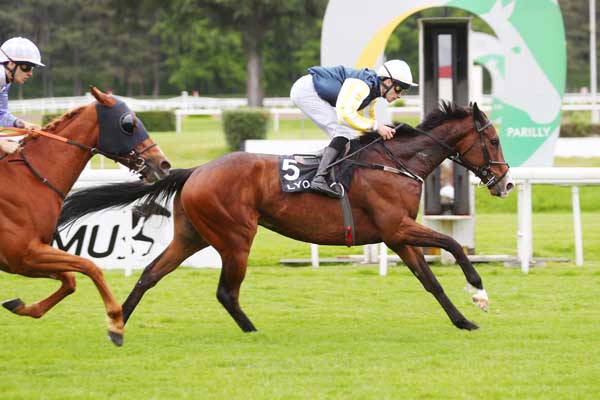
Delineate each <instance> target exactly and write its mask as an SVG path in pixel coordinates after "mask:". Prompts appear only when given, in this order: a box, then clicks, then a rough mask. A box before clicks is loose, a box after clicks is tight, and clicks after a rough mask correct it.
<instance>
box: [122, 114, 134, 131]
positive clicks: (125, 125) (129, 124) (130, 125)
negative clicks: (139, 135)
mask: <svg viewBox="0 0 600 400" xmlns="http://www.w3.org/2000/svg"><path fill="white" fill-rule="evenodd" d="M121 130H122V131H123V132H125V133H127V134H128V135H131V134H133V131H134V130H135V118H134V116H133V114H131V113H127V114H123V115H122V116H121Z"/></svg>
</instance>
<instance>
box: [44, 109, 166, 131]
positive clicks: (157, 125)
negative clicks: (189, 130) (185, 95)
mask: <svg viewBox="0 0 600 400" xmlns="http://www.w3.org/2000/svg"><path fill="white" fill-rule="evenodd" d="M61 115H63V114H62V113H54V114H44V116H43V117H42V126H44V125H46V124H47V123H48V122H50V121H52V120H53V119H54V118H57V117H60V116H61ZM135 115H137V117H138V118H139V119H141V120H142V122H143V123H144V126H145V127H146V129H147V130H148V132H167V131H174V130H175V113H174V112H173V111H140V112H136V113H135Z"/></svg>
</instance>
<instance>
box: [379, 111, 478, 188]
mask: <svg viewBox="0 0 600 400" xmlns="http://www.w3.org/2000/svg"><path fill="white" fill-rule="evenodd" d="M469 118H470V117H467V118H465V119H463V120H458V121H457V120H451V121H447V122H445V123H443V124H441V125H439V126H437V127H436V128H434V129H433V130H432V131H430V133H431V135H432V136H434V137H436V138H437V139H439V140H440V141H441V142H443V143H445V144H446V145H447V146H448V147H450V148H451V149H455V148H456V146H457V144H458V143H459V142H460V141H461V140H462V139H463V138H464V136H465V135H466V134H467V133H468V131H469V129H468V127H467V124H468V123H469V122H468V121H467V120H469ZM391 142H392V144H391V146H390V150H392V153H394V155H396V157H398V158H399V159H400V160H402V162H403V163H405V165H406V166H407V168H408V169H409V170H410V171H412V172H414V173H415V174H417V175H418V176H420V177H422V178H425V177H427V176H428V175H429V174H430V173H431V172H433V170H434V169H435V168H437V167H438V166H439V165H440V164H441V163H442V161H444V160H445V159H446V158H448V156H450V155H451V154H452V153H453V152H451V151H450V150H448V149H447V148H445V147H444V146H442V145H440V144H438V143H436V142H435V141H434V140H433V139H431V138H430V137H428V136H427V135H424V134H420V135H417V136H413V137H406V138H403V137H402V133H399V134H398V136H397V139H396V140H392V141H391ZM386 144H387V143H386Z"/></svg>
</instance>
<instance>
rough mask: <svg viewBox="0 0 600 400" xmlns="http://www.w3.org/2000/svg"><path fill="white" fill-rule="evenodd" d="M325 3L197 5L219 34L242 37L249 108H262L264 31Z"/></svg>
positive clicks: (252, 0) (278, 0)
mask: <svg viewBox="0 0 600 400" xmlns="http://www.w3.org/2000/svg"><path fill="white" fill-rule="evenodd" d="M324 3H325V1H324V0H248V1H239V0H205V1H202V2H198V3H197V4H198V7H199V8H200V9H201V10H203V11H205V12H206V13H207V15H209V16H210V20H211V21H214V22H215V23H216V24H218V26H219V27H220V28H221V29H222V30H225V31H236V32H239V33H240V34H241V36H242V44H243V49H244V54H245V57H246V94H247V96H248V105H250V106H253V107H261V106H262V103H263V97H264V91H263V85H262V81H261V75H262V70H263V44H264V39H265V34H266V32H267V30H268V29H270V28H271V27H272V26H273V25H274V24H275V23H276V21H277V20H278V19H281V18H286V17H288V18H290V17H293V18H297V19H301V18H306V17H310V16H314V15H316V14H317V13H318V11H319V10H321V9H323V6H324Z"/></svg>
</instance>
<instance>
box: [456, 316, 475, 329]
mask: <svg viewBox="0 0 600 400" xmlns="http://www.w3.org/2000/svg"><path fill="white" fill-rule="evenodd" d="M455 325H456V327H457V328H459V329H465V330H467V331H476V330H477V329H479V327H478V326H477V325H475V324H474V323H472V322H470V321H468V320H466V319H463V320H461V321H458V322H457V323H456V324H455Z"/></svg>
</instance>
